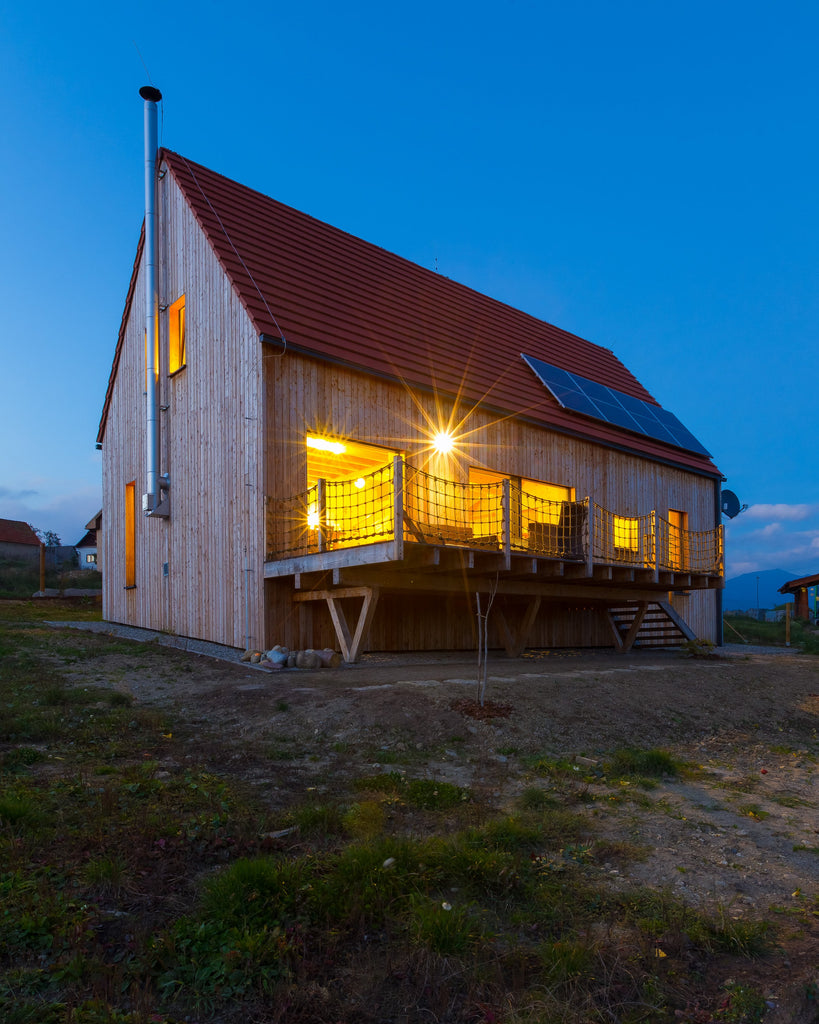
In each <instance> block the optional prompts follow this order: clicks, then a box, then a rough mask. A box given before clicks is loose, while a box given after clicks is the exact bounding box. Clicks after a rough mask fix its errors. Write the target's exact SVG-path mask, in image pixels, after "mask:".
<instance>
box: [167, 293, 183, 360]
mask: <svg viewBox="0 0 819 1024" xmlns="http://www.w3.org/2000/svg"><path fill="white" fill-rule="evenodd" d="M168 318H169V319H168V373H171V374H173V373H177V372H178V371H179V370H182V369H184V368H185V365H186V352H185V296H184V295H182V296H180V297H179V298H178V299H177V300H176V302H174V303H173V305H171V307H170V308H169V310H168Z"/></svg>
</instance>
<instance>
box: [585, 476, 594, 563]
mask: <svg viewBox="0 0 819 1024" xmlns="http://www.w3.org/2000/svg"><path fill="white" fill-rule="evenodd" d="M584 500H585V502H586V529H585V530H584V531H583V532H584V534H585V537H584V541H585V544H586V575H587V576H593V575H594V504H593V502H592V500H591V498H590V497H589V496H588V495H586V497H585V499H584Z"/></svg>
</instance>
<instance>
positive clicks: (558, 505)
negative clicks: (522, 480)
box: [510, 484, 589, 561]
mask: <svg viewBox="0 0 819 1024" xmlns="http://www.w3.org/2000/svg"><path fill="white" fill-rule="evenodd" d="M510 504H511V517H510V528H511V536H512V549H513V550H515V551H525V552H531V553H532V554H535V555H543V556H545V557H548V558H561V559H564V560H580V561H582V560H583V559H585V557H586V546H587V543H588V539H587V534H588V529H587V523H588V515H589V504H588V500H584V501H556V500H554V499H552V498H541V497H539V496H538V495H536V494H531V493H530V492H529V491H526V490H524V489H523V488H522V487H521V486H520V485H519V484H513V485H512V487H511V502H510Z"/></svg>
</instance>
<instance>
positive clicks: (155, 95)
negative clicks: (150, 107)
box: [139, 85, 162, 103]
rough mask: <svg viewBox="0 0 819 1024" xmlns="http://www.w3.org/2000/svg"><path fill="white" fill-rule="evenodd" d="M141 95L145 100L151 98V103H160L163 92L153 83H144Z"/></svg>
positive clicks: (140, 91)
mask: <svg viewBox="0 0 819 1024" xmlns="http://www.w3.org/2000/svg"><path fill="white" fill-rule="evenodd" d="M139 95H140V96H141V97H142V98H143V99H144V100H150V101H151V103H159V101H160V100H161V99H162V93H161V92H160V91H159V89H155V88H154V87H153V86H152V85H143V86H142V88H141V89H140V90H139Z"/></svg>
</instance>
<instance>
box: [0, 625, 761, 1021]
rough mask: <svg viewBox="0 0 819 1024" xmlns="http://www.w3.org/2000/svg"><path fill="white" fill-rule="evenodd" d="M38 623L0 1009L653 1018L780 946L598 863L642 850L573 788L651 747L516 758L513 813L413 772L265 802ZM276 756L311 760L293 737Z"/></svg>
mask: <svg viewBox="0 0 819 1024" xmlns="http://www.w3.org/2000/svg"><path fill="white" fill-rule="evenodd" d="M18 611H21V610H20V609H18ZM51 614H52V615H53V610H52V612H51ZM21 615H22V611H21ZM26 615H27V616H29V612H28V611H26ZM26 623H35V618H34V612H33V611H32V612H31V613H30V617H28V618H19V619H17V620H15V621H14V622H9V621H8V620H6V621H0V645H2V647H3V649H4V656H3V673H2V676H1V677H0V740H2V743H3V749H2V761H0V769H1V770H2V774H1V775H0V865H2V867H0V977H1V978H2V982H3V984H2V985H0V1020H3V1021H4V1022H5V1021H9V1022H11V1024H32V1022H36V1024H147V1022H150V1021H153V1022H157V1024H173V1022H175V1021H180V1020H183V1019H187V1020H194V1019H195V1020H205V1019H212V1020H220V1021H224V1022H225V1024H236V1022H238V1021H242V1020H257V1019H258V1020H262V1019H273V1018H272V1017H270V1013H271V1012H272V1013H275V1014H277V1015H278V1017H277V1018H276V1019H281V1020H284V1019H288V1020H292V1021H293V1022H294V1024H299V1022H302V1021H308V1020H333V1021H335V1020H339V1021H341V1020H353V1019H362V1020H363V1019H367V1014H368V1013H370V1015H371V1016H372V1015H374V1014H375V1013H376V1012H377V1013H379V1014H380V1016H381V1019H402V1016H406V1007H418V1010H417V1016H418V1019H421V1018H422V1017H423V1018H424V1019H427V1018H429V1019H430V1020H436V1019H437V1020H440V1021H442V1022H443V1021H448V1022H454V1021H455V1020H474V1021H479V1020H482V1021H487V1022H488V1021H491V1020H493V1019H494V1020H496V1021H497V1020H501V1019H502V1020H504V1021H507V1022H508V1024H535V1022H537V1024H549V1022H557V1021H561V1022H565V1024H579V1022H581V1021H590V1020H604V1019H605V1020H622V1021H624V1022H627V1021H628V1022H637V1021H649V1020H657V1021H665V1020H673V1019H675V1016H674V1015H675V1012H676V1011H677V1010H679V1011H680V1012H682V1011H683V1005H684V1004H683V1002H682V996H681V995H680V993H688V992H691V991H693V992H707V991H708V990H709V986H710V991H714V986H713V972H714V971H715V970H717V969H718V970H720V971H723V970H725V969H726V968H725V964H726V958H728V959H729V962H730V963H731V964H732V965H733V964H739V965H740V967H741V966H742V965H744V964H745V963H746V962H747V961H748V960H749V959H750V958H753V957H757V956H761V955H764V954H765V952H766V951H767V949H768V948H769V943H770V942H771V940H772V938H773V936H772V934H771V930H770V929H769V927H768V925H767V924H765V923H764V922H752V921H746V920H744V919H738V918H736V917H734V916H733V915H732V914H731V913H730V910H729V909H726V910H720V912H719V913H717V914H716V915H713V916H709V915H707V914H705V913H700V912H696V911H693V910H691V909H690V908H687V907H686V906H685V904H683V903H682V901H681V900H679V899H677V898H676V897H675V896H674V895H672V894H671V893H660V892H657V891H656V890H651V889H645V890H643V889H634V888H630V887H628V886H627V885H626V884H625V882H624V880H623V879H622V878H618V884H617V886H616V887H615V886H613V885H612V882H611V879H610V877H609V870H608V869H609V868H610V866H611V863H616V864H618V865H623V864H627V863H629V862H630V861H632V860H636V859H638V858H640V857H641V856H644V855H645V851H644V850H643V849H642V848H640V847H637V846H634V845H632V844H629V843H626V842H614V841H608V840H605V839H599V838H598V837H597V836H596V834H595V829H594V821H595V820H596V819H595V818H594V816H593V814H589V813H588V811H586V812H585V813H577V801H578V799H581V798H582V794H583V793H587V794H589V795H590V796H591V795H594V793H595V792H599V790H600V789H601V788H603V787H605V786H606V785H610V784H611V780H620V779H622V778H625V779H633V778H645V779H650V778H654V779H656V778H663V777H669V776H671V777H673V776H674V775H676V774H677V773H678V772H679V770H680V768H679V766H678V765H677V764H676V763H675V762H674V761H673V759H672V758H670V755H668V754H666V753H665V752H663V751H635V750H629V751H626V752H620V751H618V752H616V753H615V755H613V756H612V757H611V758H610V759H609V761H602V760H601V761H600V762H594V761H587V762H585V761H584V762H582V763H579V762H571V761H561V760H559V759H553V758H549V757H547V756H545V755H543V756H540V757H538V758H533V759H530V760H529V762H528V766H529V771H531V772H532V773H533V775H537V776H540V779H539V780H537V779H535V780H534V781H535V783H538V781H539V784H534V785H530V786H528V787H527V788H524V789H523V790H522V792H521V794H520V797H519V798H518V799H517V800H516V801H515V802H514V804H512V805H511V806H510V807H509V808H507V809H506V811H505V813H499V812H498V811H496V810H495V809H494V808H493V807H492V806H490V805H489V804H488V803H485V802H483V799H482V796H481V793H482V790H480V789H478V787H477V786H476V788H475V789H474V790H470V789H466V788H463V787H459V786H456V785H453V784H452V783H449V782H445V781H443V780H440V779H436V778H427V777H424V775H423V771H422V769H421V768H420V764H419V766H418V771H417V777H415V778H409V777H407V775H406V774H405V773H403V772H399V771H385V772H381V773H379V774H371V775H363V776H362V777H360V778H358V779H356V780H353V781H352V782H350V783H349V784H346V783H345V782H344V780H343V779H340V778H339V779H338V780H336V779H334V780H333V781H332V783H330V782H328V783H327V785H326V789H325V788H323V789H322V792H321V794H319V793H317V792H315V791H312V792H307V791H302V793H301V795H297V794H295V793H290V794H289V798H290V799H292V801H293V803H292V805H291V806H290V807H289V810H287V811H284V810H280V811H278V812H277V813H276V815H275V816H274V815H272V814H271V813H270V812H269V811H268V810H267V809H266V808H265V807H264V806H262V805H261V804H260V803H259V802H258V801H257V800H256V799H255V798H254V797H253V796H252V795H249V794H248V793H246V792H245V791H244V789H243V788H242V787H241V786H240V785H239V784H237V783H236V782H235V781H233V780H231V779H230V777H229V776H228V775H227V774H224V775H222V774H220V773H219V772H218V771H214V770H210V769H208V768H207V767H206V766H205V765H204V764H202V763H200V762H199V761H198V760H197V754H196V748H194V747H191V746H189V745H182V742H181V741H180V740H179V739H178V738H177V729H180V730H181V731H184V730H185V727H186V726H185V723H184V721H182V722H170V721H168V720H166V718H165V717H164V716H163V715H160V714H159V713H157V712H156V711H152V710H149V709H146V708H143V707H140V706H139V704H138V702H136V703H135V702H134V701H132V699H131V698H130V697H129V695H128V694H127V693H123V692H121V691H118V690H112V689H110V688H105V687H94V686H88V687H84V686H76V685H74V684H73V682H72V678H74V677H68V676H64V675H61V674H60V672H59V671H55V669H54V664H55V662H56V661H57V659H55V658H54V657H53V650H52V652H51V654H52V657H51V660H47V659H45V658H44V657H43V656H42V655H41V653H40V651H41V649H42V647H43V643H42V640H43V634H44V631H43V630H42V629H41V628H40V627H38V626H37V625H36V624H33V625H27V624H26ZM106 643H110V641H102V640H100V638H97V637H89V638H85V637H81V638H77V637H73V638H72V639H71V643H70V644H66V649H65V651H64V652H63V653H65V655H66V657H67V658H70V659H76V663H81V662H82V661H83V660H84V658H85V657H88V656H90V657H93V656H94V655H95V653H99V652H100V650H101V649H102V648H103V647H104V645H105V644H106ZM123 647H124V648H125V649H126V650H130V647H129V646H128V645H127V644H125V645H123ZM180 666H181V668H180V670H181V669H182V668H184V665H183V663H182V662H181V661H180ZM277 710H279V711H281V712H282V713H283V712H284V710H285V709H283V708H279V709H277ZM451 742H456V739H455V738H453V740H452V741H451ZM457 742H461V740H460V739H458V740H457ZM269 744H270V746H269V748H268V750H269V752H270V754H271V757H272V756H274V752H275V751H281V752H286V755H287V757H288V759H290V760H293V761H296V762H297V764H296V766H295V767H296V768H298V767H299V766H298V762H299V760H301V762H302V763H303V762H304V757H303V752H302V750H301V748H300V746H299V745H298V744H297V743H296V742H295V741H291V740H288V739H287V738H282V737H277V736H271V737H270V739H269ZM328 746H331V747H333V749H334V750H335V753H337V754H339V755H344V756H345V757H347V756H348V755H349V754H350V748H349V747H348V746H347V744H346V743H342V741H340V740H339V741H337V742H336V743H335V746H333V745H332V743H331V742H328ZM504 749H505V750H507V751H508V753H509V754H510V755H511V752H512V751H511V748H504ZM380 753H382V754H383V753H389V752H383V751H382V752H380ZM519 756H520V757H521V759H522V755H519ZM413 759H414V760H415V761H418V762H420V761H421V757H420V756H417V755H416V754H415V753H414V754H413ZM584 810H585V809H584ZM594 810H595V808H594V807H592V808H591V811H592V812H593V811H594ZM283 825H285V826H289V827H290V828H292V829H293V831H292V832H289V831H288V828H283V827H282V826H283ZM271 837H272V838H271ZM657 950H662V951H663V952H664V954H666V955H665V958H664V959H660V958H659V956H658V955H656V951H657ZM715 965H716V966H715ZM732 970H733V967H732ZM709 972H710V974H709ZM720 977H721V978H724V977H726V974H724V973H723V974H721V975H720ZM721 998H722V999H723V1000H727V1002H724V1005H722V1006H717V1005H713V1006H711V1008H710V1016H711V1018H712V1019H713V1020H725V1021H736V1022H738V1021H741V1020H746V1019H747V1020H748V1021H750V1022H756V1021H757V1020H760V1019H761V1018H760V1017H758V1016H753V1014H755V1013H757V1012H758V1003H756V1002H754V993H753V991H752V990H750V989H749V988H748V986H734V987H732V988H727V987H726V989H725V991H724V992H723V993H722V996H721ZM271 1007H273V1008H275V1009H274V1010H271ZM392 1010H394V1011H395V1012H394V1013H393V1012H392ZM719 1014H722V1016H720V1015H719ZM729 1014H734V1016H730V1015H729ZM740 1014H744V1015H745V1016H744V1017H743V1016H740Z"/></svg>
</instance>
